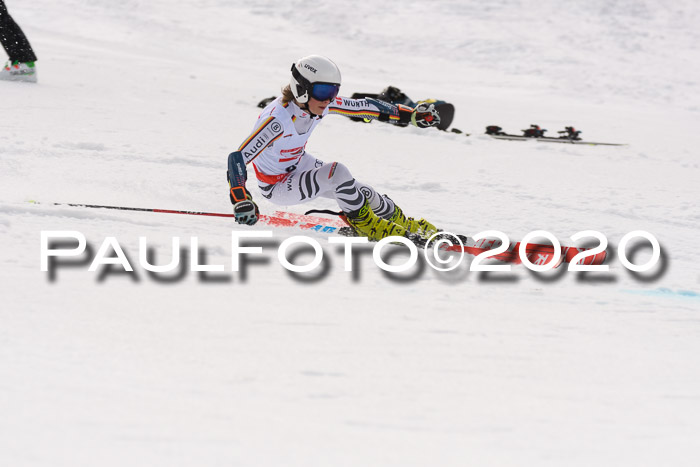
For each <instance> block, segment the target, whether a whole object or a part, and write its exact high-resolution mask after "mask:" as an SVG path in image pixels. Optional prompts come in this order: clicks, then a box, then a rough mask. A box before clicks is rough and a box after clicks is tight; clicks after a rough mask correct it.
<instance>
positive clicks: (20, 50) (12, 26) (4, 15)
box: [0, 0, 36, 62]
mask: <svg viewBox="0 0 700 467" xmlns="http://www.w3.org/2000/svg"><path fill="white" fill-rule="evenodd" d="M0 43H2V46H3V47H4V48H5V51H6V52H7V55H9V58H10V60H11V61H15V60H16V61H18V62H33V61H36V55H34V51H33V50H32V46H31V45H29V41H28V40H27V36H25V35H24V33H23V32H22V30H21V29H20V27H19V26H17V23H15V21H14V20H13V19H12V17H11V16H10V14H9V13H8V12H7V7H6V6H5V2H4V0H0Z"/></svg>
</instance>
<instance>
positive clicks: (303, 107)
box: [294, 98, 318, 117]
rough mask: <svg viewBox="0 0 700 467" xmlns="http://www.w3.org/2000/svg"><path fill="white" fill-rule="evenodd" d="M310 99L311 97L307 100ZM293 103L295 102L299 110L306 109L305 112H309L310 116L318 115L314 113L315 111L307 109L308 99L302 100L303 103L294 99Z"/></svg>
mask: <svg viewBox="0 0 700 467" xmlns="http://www.w3.org/2000/svg"><path fill="white" fill-rule="evenodd" d="M310 99H311V98H309V100H310ZM294 103H296V105H297V107H299V108H300V109H301V110H306V111H307V112H309V115H311V116H312V117H318V115H316V114H315V113H313V112H312V111H311V110H310V109H309V101H308V100H307V101H306V102H304V103H303V104H300V103H299V101H298V100H296V99H294Z"/></svg>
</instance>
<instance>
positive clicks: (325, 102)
mask: <svg viewBox="0 0 700 467" xmlns="http://www.w3.org/2000/svg"><path fill="white" fill-rule="evenodd" d="M339 89H340V70H338V67H337V66H336V64H335V63H333V62H332V61H331V60H329V59H328V58H326V57H322V56H320V55H310V56H308V57H304V58H302V59H300V60H298V61H297V62H296V63H294V64H293V65H292V76H291V80H290V84H289V85H287V86H286V87H285V88H283V89H282V96H281V97H278V98H277V99H275V100H274V101H272V102H270V104H268V105H267V107H265V109H263V111H262V113H261V114H260V116H259V117H258V120H257V122H256V124H255V127H254V129H253V132H252V133H251V134H250V135H249V136H248V137H247V138H246V139H245V141H244V142H243V144H241V146H240V148H239V149H238V150H237V151H235V152H233V153H231V154H230V155H229V157H228V181H229V188H230V199H231V203H233V212H234V214H235V216H236V222H238V223H240V224H248V225H253V224H255V223H256V222H257V220H258V215H259V210H258V206H257V205H256V204H255V202H254V201H253V199H252V196H251V194H250V192H249V191H248V189H247V188H246V186H245V183H246V179H247V170H246V164H249V163H252V165H253V169H254V170H255V174H256V176H257V179H258V188H259V189H260V193H261V194H262V196H263V197H264V198H267V199H268V200H270V201H271V202H272V203H274V204H279V205H293V204H299V203H304V202H307V201H310V200H312V199H314V198H317V197H319V196H321V197H324V198H333V199H335V200H336V201H337V203H338V206H339V207H340V209H341V210H342V211H343V214H344V215H345V218H346V219H347V221H348V223H349V224H350V225H351V226H352V227H353V229H354V230H355V231H356V232H357V233H358V234H359V235H361V236H366V237H369V239H370V240H380V239H382V238H384V237H388V236H392V235H398V236H406V237H409V238H410V237H413V236H414V235H415V234H417V235H419V236H420V237H423V238H427V237H428V236H430V235H432V234H433V233H434V232H436V231H437V229H436V228H435V226H434V225H432V224H431V223H429V222H428V221H426V220H425V219H419V220H415V219H413V218H410V217H409V218H407V217H406V216H405V215H404V213H403V212H402V210H401V209H400V208H399V207H398V206H397V205H396V204H395V203H394V202H393V201H392V200H391V199H390V198H389V197H388V196H386V195H380V194H378V193H377V191H376V190H374V188H372V187H371V186H369V185H367V184H364V183H361V182H359V181H357V180H355V179H354V178H353V176H352V175H351V174H350V171H349V170H348V168H347V167H345V166H344V165H343V164H341V163H339V162H331V163H324V162H323V161H321V160H319V159H316V158H315V157H314V156H312V155H311V154H309V153H307V152H306V151H305V147H306V142H307V140H308V139H309V136H311V132H312V131H313V130H314V128H316V125H318V124H319V122H320V121H321V119H322V118H323V117H325V116H326V115H328V114H340V115H345V116H352V117H361V118H369V119H374V120H379V121H385V122H392V123H397V122H401V123H409V122H410V123H412V124H414V125H416V126H418V127H422V128H424V127H430V126H435V125H437V124H438V123H439V122H440V117H439V115H438V113H437V112H436V111H435V108H434V106H433V105H432V104H430V105H426V104H420V105H418V106H417V107H416V108H415V109H413V108H410V107H406V106H403V105H398V106H395V105H392V104H389V103H386V102H383V101H380V100H376V99H371V98H367V99H347V98H345V97H337V96H338V90H339Z"/></svg>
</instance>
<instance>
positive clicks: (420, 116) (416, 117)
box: [411, 104, 440, 128]
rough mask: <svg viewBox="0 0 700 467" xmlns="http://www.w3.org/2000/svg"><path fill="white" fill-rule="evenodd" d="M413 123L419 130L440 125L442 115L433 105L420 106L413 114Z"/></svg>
mask: <svg viewBox="0 0 700 467" xmlns="http://www.w3.org/2000/svg"><path fill="white" fill-rule="evenodd" d="M411 123H412V124H414V125H415V126H417V127H419V128H428V127H430V126H437V125H439V124H440V114H438V112H437V110H435V106H434V105H433V104H418V105H417V106H416V108H415V109H414V110H413V114H411Z"/></svg>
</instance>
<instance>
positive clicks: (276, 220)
mask: <svg viewBox="0 0 700 467" xmlns="http://www.w3.org/2000/svg"><path fill="white" fill-rule="evenodd" d="M32 203H34V204H40V203H38V202H36V201H32ZM51 204H53V205H55V206H74V207H83V208H97V209H115V210H119V211H142V212H156V213H163V214H185V215H190V216H209V217H231V218H233V217H235V216H234V215H233V214H225V213H217V212H201V211H181V210H173V209H152V208H134V207H125V206H103V205H96V204H71V203H51ZM258 223H259V224H263V225H268V226H270V227H287V228H296V229H300V230H304V231H310V232H317V233H321V234H329V235H332V234H335V235H344V236H356V234H355V232H354V231H353V230H352V229H351V228H350V227H349V226H348V224H347V223H346V222H345V221H344V220H343V219H342V218H340V217H336V218H327V217H320V216H311V215H306V214H297V213H291V212H286V211H276V212H274V213H273V214H272V215H264V214H261V215H260V217H259V219H258ZM460 237H461V238H460V239H461V240H462V243H463V245H459V244H454V245H452V246H447V245H446V244H443V245H442V247H441V249H443V250H445V251H455V252H464V253H469V254H471V255H474V256H477V255H480V254H481V253H484V252H487V251H491V250H494V249H496V248H498V247H500V246H501V243H500V241H499V240H496V241H494V239H480V240H478V241H475V240H474V239H472V238H469V237H465V236H460ZM451 240H452V241H453V242H454V240H455V239H454V238H453V239H451ZM519 249H520V242H511V243H510V245H508V248H507V249H506V250H505V251H503V252H502V253H499V254H497V255H493V256H491V258H493V259H496V260H499V261H503V262H507V263H514V264H519V263H521V259H520V255H519ZM587 250H589V249H588V248H578V247H569V246H562V247H561V259H560V264H561V263H570V262H571V261H572V260H573V259H574V257H575V256H576V255H578V254H579V253H582V252H584V251H587ZM525 252H526V256H527V258H528V260H530V261H531V262H532V263H534V264H538V265H545V264H549V262H550V261H551V260H552V259H553V258H554V247H552V245H547V244H541V243H529V244H528V245H527V246H526V247H525ZM606 257H607V252H606V251H602V252H600V253H597V254H595V255H589V256H586V257H584V258H583V259H582V260H581V261H580V262H579V263H578V264H582V265H598V264H603V263H604V262H605V258H606ZM558 266H559V265H556V266H555V267H558Z"/></svg>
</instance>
